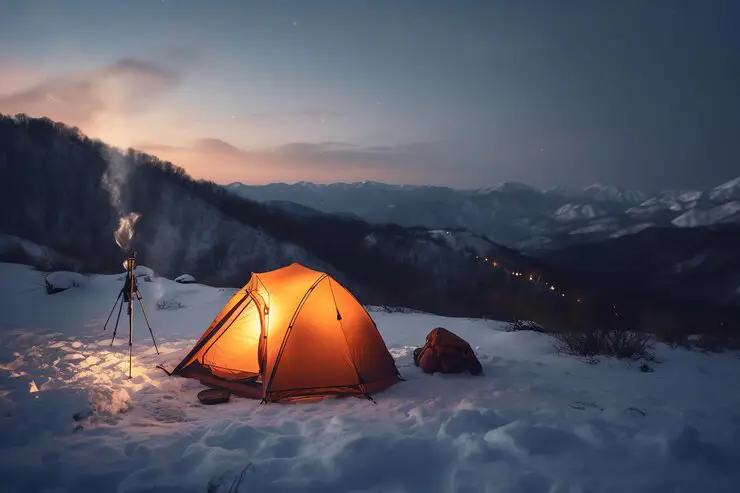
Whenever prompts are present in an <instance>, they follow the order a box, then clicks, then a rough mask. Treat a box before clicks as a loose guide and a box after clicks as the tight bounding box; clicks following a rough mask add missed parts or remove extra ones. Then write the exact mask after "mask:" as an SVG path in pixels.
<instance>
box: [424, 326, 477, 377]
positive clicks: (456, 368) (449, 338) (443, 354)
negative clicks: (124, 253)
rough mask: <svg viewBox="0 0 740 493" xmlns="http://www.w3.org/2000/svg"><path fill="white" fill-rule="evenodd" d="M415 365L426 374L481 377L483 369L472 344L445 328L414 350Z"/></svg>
mask: <svg viewBox="0 0 740 493" xmlns="http://www.w3.org/2000/svg"><path fill="white" fill-rule="evenodd" d="M414 363H416V365H417V366H419V368H421V369H422V371H424V372H425V373H463V372H466V371H468V372H470V373H472V374H473V375H479V374H480V373H482V372H483V367H482V366H481V364H480V361H478V358H477V357H476V356H475V353H474V352H473V349H472V348H471V347H470V344H468V343H467V341H465V340H464V339H463V338H462V337H460V336H458V335H457V334H455V333H453V332H450V331H449V330H447V329H445V328H443V327H437V328H436V329H433V330H432V331H431V332H429V334H427V337H426V343H425V344H424V346H422V347H420V348H416V349H415V350H414Z"/></svg>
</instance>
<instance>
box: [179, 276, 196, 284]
mask: <svg viewBox="0 0 740 493" xmlns="http://www.w3.org/2000/svg"><path fill="white" fill-rule="evenodd" d="M175 282H179V283H180V284H193V283H195V278H194V277H193V276H191V275H190V274H183V275H181V276H177V277H176V278H175Z"/></svg>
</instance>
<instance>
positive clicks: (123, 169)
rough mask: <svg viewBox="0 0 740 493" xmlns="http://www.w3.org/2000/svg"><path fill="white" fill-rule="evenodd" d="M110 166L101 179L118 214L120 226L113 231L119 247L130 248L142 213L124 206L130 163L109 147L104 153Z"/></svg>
mask: <svg viewBox="0 0 740 493" xmlns="http://www.w3.org/2000/svg"><path fill="white" fill-rule="evenodd" d="M104 158H105V160H106V162H107V163H108V167H107V168H106V170H105V173H103V177H102V179H101V181H102V184H103V187H104V188H105V189H106V190H107V191H108V195H109V197H110V204H111V207H113V209H114V210H115V211H116V214H117V215H118V228H117V229H116V231H115V232H114V233H113V239H114V240H115V241H116V244H117V245H118V247H119V248H121V249H123V250H129V249H130V248H131V240H132V239H133V237H134V226H135V224H136V221H138V220H139V218H140V217H141V214H139V213H138V212H126V211H125V210H124V206H123V197H122V193H123V189H124V187H125V185H126V180H128V174H129V166H130V165H129V164H128V163H126V159H125V158H124V157H123V156H122V155H121V154H120V153H119V152H117V151H116V150H113V149H108V150H106V151H105V153H104Z"/></svg>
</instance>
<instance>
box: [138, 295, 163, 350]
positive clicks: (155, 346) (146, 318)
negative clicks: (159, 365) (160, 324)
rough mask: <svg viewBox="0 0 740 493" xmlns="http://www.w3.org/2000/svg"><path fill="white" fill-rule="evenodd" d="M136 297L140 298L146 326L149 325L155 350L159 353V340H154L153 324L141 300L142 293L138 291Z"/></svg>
mask: <svg viewBox="0 0 740 493" xmlns="http://www.w3.org/2000/svg"><path fill="white" fill-rule="evenodd" d="M136 299H138V300H139V305H141V313H143V314H144V320H146V326H147V327H149V333H150V334H151V336H152V342H153V343H154V350H155V351H157V354H159V348H157V341H155V340H154V331H152V326H151V325H149V317H147V316H146V310H144V303H143V302H142V301H141V294H140V293H138V292H137V296H136Z"/></svg>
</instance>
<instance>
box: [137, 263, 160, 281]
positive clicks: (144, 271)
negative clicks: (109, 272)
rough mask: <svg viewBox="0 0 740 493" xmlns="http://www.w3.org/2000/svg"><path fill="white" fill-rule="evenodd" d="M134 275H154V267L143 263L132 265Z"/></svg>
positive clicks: (151, 276)
mask: <svg viewBox="0 0 740 493" xmlns="http://www.w3.org/2000/svg"><path fill="white" fill-rule="evenodd" d="M134 275H135V276H136V277H149V278H154V277H156V274H154V269H152V268H150V267H147V266H145V265H137V266H136V267H134Z"/></svg>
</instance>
